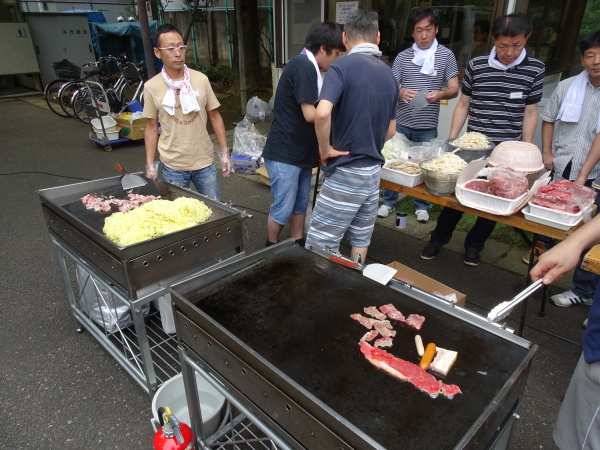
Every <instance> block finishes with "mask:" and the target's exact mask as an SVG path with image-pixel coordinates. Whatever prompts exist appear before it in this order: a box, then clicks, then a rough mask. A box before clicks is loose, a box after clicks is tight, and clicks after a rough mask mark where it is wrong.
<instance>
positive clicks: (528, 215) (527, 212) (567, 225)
mask: <svg viewBox="0 0 600 450" xmlns="http://www.w3.org/2000/svg"><path fill="white" fill-rule="evenodd" d="M531 206H532V205H531V203H530V204H529V205H527V206H526V207H525V208H523V216H525V219H527V220H529V221H530V222H535V223H539V224H542V225H546V226H549V227H552V228H556V229H558V230H562V231H567V230H570V229H571V228H572V227H574V226H575V225H577V224H578V223H579V222H580V221H581V219H582V217H583V215H582V213H581V212H579V213H577V214H573V216H579V217H572V218H570V219H569V220H566V219H567V218H561V219H565V220H560V221H556V220H552V219H548V218H544V217H540V216H538V215H537V214H534V213H533V212H532V211H531ZM534 206H535V205H534ZM538 208H541V206H538ZM545 209H547V208H545ZM538 212H539V211H538ZM565 214H566V213H565Z"/></svg>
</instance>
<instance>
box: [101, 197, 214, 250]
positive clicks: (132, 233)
mask: <svg viewBox="0 0 600 450" xmlns="http://www.w3.org/2000/svg"><path fill="white" fill-rule="evenodd" d="M211 215H212V211H211V210H210V209H209V208H208V206H206V205H205V204H204V202H201V201H200V200H196V199H194V198H189V197H179V198H178V199H176V200H173V201H171V200H153V201H151V202H148V203H145V204H143V205H142V206H140V207H139V208H137V209H134V210H132V211H127V212H117V213H114V214H111V215H110V216H109V217H107V218H106V219H105V220H104V229H103V231H104V234H105V235H106V237H107V238H108V239H110V240H111V241H113V242H114V243H115V244H117V245H118V246H119V247H127V246H128V245H133V244H137V243H138V242H142V241H146V240H148V239H152V238H156V237H159V236H163V235H165V234H168V233H173V232H175V231H179V230H183V229H185V228H189V227H193V226H194V225H197V224H199V223H202V222H206V221H207V220H208V219H209V218H210V216H211Z"/></svg>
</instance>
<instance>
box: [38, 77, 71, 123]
mask: <svg viewBox="0 0 600 450" xmlns="http://www.w3.org/2000/svg"><path fill="white" fill-rule="evenodd" d="M71 81H73V80H63V79H61V78H59V79H58V80H54V81H52V82H50V83H48V85H47V86H46V89H44V98H45V99H46V103H47V104H48V107H49V108H50V111H52V112H53V113H54V114H56V115H57V116H60V117H69V115H68V114H67V113H66V112H64V111H63V109H62V108H61V107H60V97H59V95H58V93H59V91H60V88H61V87H62V86H63V85H65V84H67V83H70V82H71Z"/></svg>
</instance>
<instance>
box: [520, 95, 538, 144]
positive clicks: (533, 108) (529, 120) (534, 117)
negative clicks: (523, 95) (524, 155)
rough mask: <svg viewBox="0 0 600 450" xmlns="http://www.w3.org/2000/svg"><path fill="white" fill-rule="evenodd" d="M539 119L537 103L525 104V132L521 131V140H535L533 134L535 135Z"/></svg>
mask: <svg viewBox="0 0 600 450" xmlns="http://www.w3.org/2000/svg"><path fill="white" fill-rule="evenodd" d="M537 121H538V108H537V103H534V104H533V105H527V106H525V116H524V117H523V132H522V133H521V140H522V141H523V142H533V136H534V135H535V128H536V127H537Z"/></svg>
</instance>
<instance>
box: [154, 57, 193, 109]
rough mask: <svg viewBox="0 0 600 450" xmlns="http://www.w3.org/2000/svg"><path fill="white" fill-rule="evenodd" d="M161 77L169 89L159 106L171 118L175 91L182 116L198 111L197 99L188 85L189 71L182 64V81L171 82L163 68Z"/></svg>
mask: <svg viewBox="0 0 600 450" xmlns="http://www.w3.org/2000/svg"><path fill="white" fill-rule="evenodd" d="M161 75H162V78H163V80H164V81H165V83H167V86H169V89H168V90H167V93H166V94H165V97H164V98H163V101H162V103H161V106H162V107H163V108H164V109H165V111H167V112H168V113H169V114H170V115H171V116H173V115H174V114H175V104H176V103H177V91H179V103H180V104H181V111H183V113H184V114H187V113H190V112H192V111H200V105H199V104H198V99H197V98H196V95H195V94H194V90H193V89H192V85H191V84H190V70H189V69H188V67H187V66H186V65H185V64H184V65H183V79H181V80H177V81H173V80H172V79H171V77H170V76H169V75H168V74H167V72H166V70H165V67H164V66H163V68H162V71H161Z"/></svg>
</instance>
